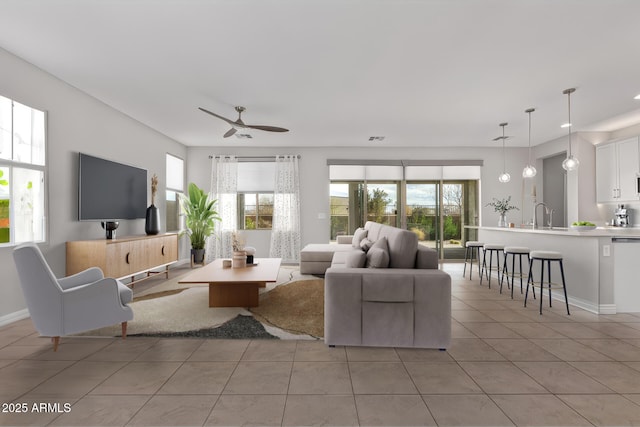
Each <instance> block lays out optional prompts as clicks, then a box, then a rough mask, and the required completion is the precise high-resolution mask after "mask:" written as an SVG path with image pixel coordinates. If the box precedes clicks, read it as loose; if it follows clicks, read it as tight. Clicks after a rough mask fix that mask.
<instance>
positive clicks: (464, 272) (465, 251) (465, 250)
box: [462, 246, 473, 277]
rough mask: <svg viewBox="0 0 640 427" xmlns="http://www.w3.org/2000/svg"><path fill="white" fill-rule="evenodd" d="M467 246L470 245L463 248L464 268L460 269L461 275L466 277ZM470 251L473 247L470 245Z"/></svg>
mask: <svg viewBox="0 0 640 427" xmlns="http://www.w3.org/2000/svg"><path fill="white" fill-rule="evenodd" d="M469 247H470V246H467V247H466V248H464V269H463V270H462V277H466V275H467V255H468V254H469ZM471 251H473V247H471ZM472 259H473V258H472Z"/></svg>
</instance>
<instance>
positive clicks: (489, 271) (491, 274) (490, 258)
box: [487, 251, 493, 289]
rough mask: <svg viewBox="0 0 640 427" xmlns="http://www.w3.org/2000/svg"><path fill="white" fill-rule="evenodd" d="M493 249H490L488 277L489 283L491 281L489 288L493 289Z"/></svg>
mask: <svg viewBox="0 0 640 427" xmlns="http://www.w3.org/2000/svg"><path fill="white" fill-rule="evenodd" d="M492 268H493V251H489V270H488V271H487V273H488V275H489V278H488V279H487V283H489V289H491V276H493V270H492Z"/></svg>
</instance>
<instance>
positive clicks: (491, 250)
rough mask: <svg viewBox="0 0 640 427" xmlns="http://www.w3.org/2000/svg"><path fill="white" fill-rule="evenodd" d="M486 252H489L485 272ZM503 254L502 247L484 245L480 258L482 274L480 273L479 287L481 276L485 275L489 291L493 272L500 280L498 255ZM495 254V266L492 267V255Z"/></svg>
mask: <svg viewBox="0 0 640 427" xmlns="http://www.w3.org/2000/svg"><path fill="white" fill-rule="evenodd" d="M487 252H489V269H488V270H487ZM501 252H504V245H496V244H493V243H486V244H485V245H484V256H483V257H482V272H481V273H480V285H482V274H484V273H485V272H486V273H487V280H488V281H489V289H491V276H492V272H493V270H495V271H496V272H497V273H498V278H500V274H501V269H500V253H501ZM494 253H495V254H496V266H495V267H493V254H494Z"/></svg>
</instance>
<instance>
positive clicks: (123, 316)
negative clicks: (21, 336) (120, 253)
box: [13, 243, 133, 351]
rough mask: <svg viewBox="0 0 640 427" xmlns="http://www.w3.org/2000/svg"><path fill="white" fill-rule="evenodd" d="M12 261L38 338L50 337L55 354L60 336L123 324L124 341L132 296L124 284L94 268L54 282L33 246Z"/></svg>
mask: <svg viewBox="0 0 640 427" xmlns="http://www.w3.org/2000/svg"><path fill="white" fill-rule="evenodd" d="M13 259H14V261H15V264H16V268H17V270H18V277H19V278H20V284H21V287H22V292H23V294H24V299H25V301H26V303H27V308H28V309H29V314H30V315H31V320H32V321H33V324H34V326H35V328H36V330H37V331H38V332H39V333H40V335H42V336H47V337H52V340H53V350H54V351H57V350H58V343H59V342H60V337H61V336H64V335H69V334H75V333H79V332H84V331H89V330H92V329H97V328H102V327H104V326H109V325H113V324H115V323H122V339H124V338H126V335H127V322H128V321H129V320H132V319H133V311H132V310H131V308H130V307H129V306H128V305H127V304H128V303H129V302H131V300H132V299H133V292H132V291H131V289H129V288H128V287H126V286H125V285H124V284H122V283H121V282H119V281H118V280H116V279H112V278H105V277H104V275H103V273H102V270H100V269H99V268H97V267H93V268H89V269H87V270H85V271H82V272H80V273H77V274H74V275H73V276H69V277H65V278H62V279H57V278H56V277H55V276H54V274H53V272H52V271H51V268H49V265H48V264H47V262H46V260H45V259H44V256H43V255H42V252H40V249H39V248H38V246H36V245H35V244H33V243H26V244H23V245H20V246H18V247H16V248H15V249H14V251H13Z"/></svg>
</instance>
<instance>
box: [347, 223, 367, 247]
mask: <svg viewBox="0 0 640 427" xmlns="http://www.w3.org/2000/svg"><path fill="white" fill-rule="evenodd" d="M367 233H368V231H367V230H365V229H364V228H362V227H359V228H356V231H355V233H353V239H352V240H351V246H353V247H354V248H360V242H361V241H362V239H364V238H365V237H367Z"/></svg>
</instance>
